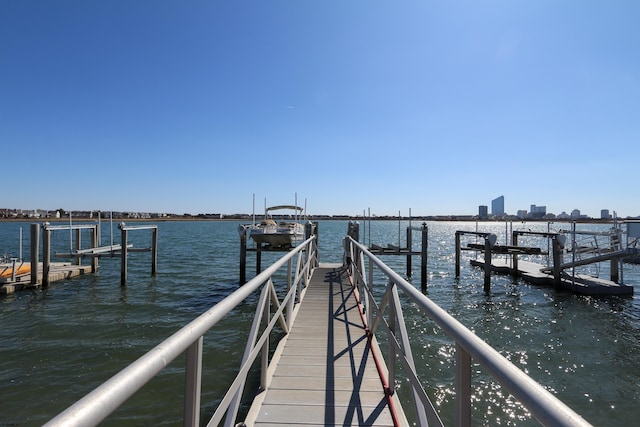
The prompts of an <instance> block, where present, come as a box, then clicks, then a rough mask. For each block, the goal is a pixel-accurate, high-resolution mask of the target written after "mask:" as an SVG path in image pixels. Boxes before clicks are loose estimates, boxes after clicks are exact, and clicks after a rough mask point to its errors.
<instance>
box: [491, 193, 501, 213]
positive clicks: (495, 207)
mask: <svg viewBox="0 0 640 427" xmlns="http://www.w3.org/2000/svg"><path fill="white" fill-rule="evenodd" d="M491 215H504V196H500V197H498V198H497V199H493V200H492V201H491Z"/></svg>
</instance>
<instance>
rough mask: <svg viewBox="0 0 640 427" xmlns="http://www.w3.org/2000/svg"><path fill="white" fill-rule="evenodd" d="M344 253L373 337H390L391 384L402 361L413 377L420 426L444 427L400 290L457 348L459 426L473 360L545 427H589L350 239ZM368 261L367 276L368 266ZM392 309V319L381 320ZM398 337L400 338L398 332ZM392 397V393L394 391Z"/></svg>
mask: <svg viewBox="0 0 640 427" xmlns="http://www.w3.org/2000/svg"><path fill="white" fill-rule="evenodd" d="M345 253H346V256H347V258H348V263H349V265H348V267H349V272H350V274H351V276H352V279H353V280H354V286H356V287H357V288H358V291H359V293H360V295H362V297H361V301H362V302H363V304H364V305H365V307H364V308H365V311H366V313H368V324H369V328H370V331H371V333H375V331H376V329H377V328H379V327H381V326H382V329H384V330H385V331H386V332H387V334H388V342H389V355H388V357H387V358H386V359H385V360H386V364H387V369H388V372H389V376H390V378H389V379H388V384H390V385H391V384H394V378H393V376H394V375H395V364H396V361H398V362H400V363H401V364H402V365H403V367H404V369H405V371H406V372H405V373H407V375H408V376H409V378H410V385H411V390H412V395H413V396H414V404H416V411H417V413H418V422H419V425H429V423H432V424H438V425H442V423H441V421H440V419H439V417H438V415H437V414H436V413H435V410H434V409H433V406H432V405H431V403H430V402H429V399H428V397H427V395H426V393H425V391H424V389H422V387H421V386H420V383H419V382H418V381H417V374H416V371H415V367H414V361H413V358H412V356H411V351H410V347H409V337H408V335H407V331H406V328H405V327H404V321H403V320H402V319H403V317H402V306H401V304H400V300H399V298H398V290H400V291H402V292H403V293H404V295H405V296H406V297H408V298H409V299H410V300H411V301H413V302H414V303H415V305H416V306H417V307H418V308H419V309H420V310H421V311H422V312H423V313H424V314H426V315H427V316H428V317H429V318H430V319H431V320H433V321H434V322H435V323H436V324H437V325H438V326H439V327H440V328H441V329H442V330H443V331H444V332H445V333H446V334H447V335H448V336H449V337H450V338H451V339H453V341H454V342H455V345H456V380H455V384H456V405H455V407H456V425H457V426H470V425H471V366H472V365H471V363H472V360H475V361H476V362H478V363H479V364H480V366H482V367H483V368H484V369H485V370H486V371H487V372H488V373H489V374H490V375H491V376H492V377H493V378H494V379H496V380H497V381H498V382H499V383H500V385H501V386H502V387H504V388H505V389H506V390H507V391H508V392H509V393H511V394H512V395H513V396H514V397H515V398H516V399H518V400H519V401H520V402H521V403H522V405H523V406H524V407H525V408H526V409H527V410H529V411H530V412H531V414H532V415H533V416H534V417H535V418H536V419H537V420H538V421H539V422H540V423H541V424H542V425H544V426H589V425H590V424H589V423H588V422H587V421H585V420H584V419H583V418H582V417H581V416H580V415H578V414H577V413H576V412H574V411H573V410H572V409H571V408H569V407H568V406H566V405H565V404H564V403H563V402H562V401H560V400H559V399H558V398H557V397H555V396H554V395H553V394H552V393H550V392H549V391H547V390H546V389H545V388H544V387H542V386H541V385H540V384H539V383H537V382H536V381H535V380H533V379H532V378H531V377H529V376H528V375H527V374H525V373H524V372H523V371H522V370H520V369H519V368H518V367H516V366H515V365H514V364H513V363H511V362H510V361H509V360H508V359H506V358H505V357H504V356H502V355H501V354H500V353H498V352H497V351H496V350H495V349H494V348H492V347H491V346H490V345H489V344H487V343H486V342H484V341H483V340H482V339H480V338H479V337H478V336H477V335H475V334H474V333H473V332H471V331H470V330H469V329H468V328H466V327H465V326H464V325H463V324H462V323H460V322H459V321H457V320H456V319H455V318H454V317H453V316H451V315H450V314H448V313H447V312H446V311H445V310H444V309H442V308H441V307H439V306H438V305H437V304H435V303H434V302H433V301H431V300H430V299H429V298H428V297H426V296H425V295H423V294H422V293H420V292H419V291H418V290H417V289H416V288H414V287H413V286H412V285H411V284H410V283H409V282H407V281H406V280H405V279H403V278H402V277H400V276H399V275H398V274H397V273H396V272H395V271H393V270H392V269H391V268H389V267H388V266H387V265H386V264H384V262H382V261H381V260H380V259H379V258H377V257H376V256H375V255H373V254H372V253H371V252H369V250H368V249H367V247H366V246H364V245H362V244H360V243H359V242H357V241H356V240H354V239H352V238H351V237H349V236H347V237H346V238H345ZM365 257H366V258H367V259H368V261H369V262H368V271H367V268H366V267H365ZM374 265H375V266H376V267H377V268H378V269H379V270H380V272H382V273H383V274H384V275H385V276H386V277H387V280H388V284H387V290H386V292H385V294H384V296H383V298H382V301H381V302H380V304H379V305H378V304H377V303H376V302H375V300H374V295H373V292H372V288H373V266H374ZM387 307H388V308H389V315H388V320H386V319H385V318H384V317H383V314H384V311H385V310H386V308H387ZM397 330H399V331H398V333H396V331H397ZM391 392H393V390H391Z"/></svg>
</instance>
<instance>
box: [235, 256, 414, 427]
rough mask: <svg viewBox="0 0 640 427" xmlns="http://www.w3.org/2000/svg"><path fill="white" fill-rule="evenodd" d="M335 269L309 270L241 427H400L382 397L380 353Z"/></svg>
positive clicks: (393, 407)
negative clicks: (264, 381) (306, 282)
mask: <svg viewBox="0 0 640 427" xmlns="http://www.w3.org/2000/svg"><path fill="white" fill-rule="evenodd" d="M341 267H342V266H341V265H329V264H321V265H320V267H319V268H318V269H316V271H315V272H314V274H313V277H312V279H311V281H310V283H309V285H308V287H307V288H306V291H305V293H304V297H303V300H302V303H301V304H300V305H299V307H298V309H297V310H298V312H297V313H296V317H295V320H294V323H293V326H292V328H291V331H290V332H289V334H288V335H287V337H285V338H284V339H283V341H282V342H281V343H280V344H279V346H278V348H277V349H276V352H275V354H274V356H273V357H274V359H273V360H274V362H273V363H272V368H271V369H270V372H269V373H268V375H269V377H270V378H269V383H268V384H269V386H268V387H267V389H266V390H265V391H263V392H261V393H260V394H259V395H258V396H257V397H256V399H255V400H254V402H253V405H252V407H251V409H250V411H249V413H248V415H247V421H246V425H248V426H252V425H255V426H261V427H262V426H264V427H267V426H282V425H294V424H297V425H305V426H334V425H340V426H349V425H360V426H394V425H407V421H406V419H405V416H404V413H403V412H402V408H401V406H400V404H399V402H398V400H397V397H396V396H395V395H394V396H392V397H388V395H387V393H386V392H385V387H384V384H386V380H385V378H386V376H387V373H386V368H385V367H384V363H383V362H381V363H380V364H379V365H378V364H376V358H377V359H378V360H381V356H380V350H379V348H378V345H377V342H376V341H375V338H372V339H370V338H369V337H368V336H367V332H366V329H365V325H364V320H363V317H362V316H361V311H360V306H359V305H358V303H357V301H356V298H355V296H354V294H353V291H352V288H351V285H350V283H349V280H348V277H347V276H346V274H344V272H343V270H342V269H341Z"/></svg>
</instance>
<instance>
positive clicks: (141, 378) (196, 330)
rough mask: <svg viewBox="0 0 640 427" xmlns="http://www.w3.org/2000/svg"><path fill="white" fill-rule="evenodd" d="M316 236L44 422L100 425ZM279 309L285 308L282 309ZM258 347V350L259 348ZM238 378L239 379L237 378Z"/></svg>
mask: <svg viewBox="0 0 640 427" xmlns="http://www.w3.org/2000/svg"><path fill="white" fill-rule="evenodd" d="M315 238H316V237H315V236H312V237H310V238H309V239H307V240H306V241H305V242H304V243H302V244H300V245H298V246H297V247H296V248H294V249H293V250H291V251H290V252H289V253H287V254H286V255H285V256H283V257H282V258H280V259H279V260H278V261H276V262H275V263H273V264H272V265H271V266H269V267H268V268H266V269H265V270H264V271H263V272H262V273H260V274H258V275H257V276H256V277H254V278H253V279H251V280H250V281H248V282H247V283H246V284H244V285H243V286H241V287H240V288H239V289H238V290H236V291H235V292H233V293H232V294H230V295H229V296H227V297H226V298H224V299H223V300H222V301H220V302H219V303H218V304H216V305H215V306H213V307H212V308H210V309H209V310H207V311H206V312H204V313H203V314H201V315H200V316H199V317H198V318H196V319H195V320H194V321H192V322H191V323H189V324H188V325H186V326H185V327H183V328H182V329H180V330H179V331H177V332H176V333H174V334H173V335H171V336H170V337H169V338H167V339H166V340H164V341H163V342H162V343H160V344H158V345H157V346H156V347H154V348H153V349H152V350H150V351H149V352H147V353H146V354H144V355H143V356H142V357H140V358H139V359H137V360H136V361H135V362H133V363H132V364H130V365H129V366H127V367H126V368H124V369H123V370H121V371H120V372H119V373H117V374H116V375H114V376H113V377H111V378H110V379H109V380H107V381H106V382H105V383H103V384H102V385H100V386H98V387H97V388H96V389H94V390H93V391H91V392H90V393H89V394H87V395H86V396H85V397H83V398H82V399H80V400H79V401H77V402H76V403H75V404H73V405H72V406H70V407H69V408H67V409H66V410H65V411H63V412H61V413H60V414H59V415H58V416H56V417H54V418H53V419H51V420H50V421H49V422H48V423H46V424H45V425H46V426H65V427H68V426H88V425H97V424H98V423H100V422H101V421H102V420H104V419H105V418H106V417H108V416H109V415H110V414H111V413H112V412H113V411H115V410H116V409H117V408H118V407H119V406H120V405H122V403H124V402H125V401H126V400H127V399H129V397H131V396H132V395H133V394H134V393H135V392H136V391H138V390H139V389H140V388H142V386H144V385H145V384H146V383H147V382H149V381H150V380H151V379H152V378H153V377H154V376H155V375H156V374H158V373H159V372H160V371H161V370H163V369H164V368H165V367H167V366H168V365H169V363H171V361H173V360H174V359H175V358H176V357H178V356H179V355H180V354H182V353H184V352H185V351H186V350H187V349H188V348H189V347H190V346H191V345H193V343H195V342H196V341H197V340H199V339H200V338H201V337H202V336H203V335H204V334H205V333H206V332H207V331H208V330H209V329H211V328H212V327H213V326H214V325H215V324H216V323H218V322H219V321H220V320H221V319H222V318H224V317H225V316H226V315H227V314H228V313H229V312H230V311H231V310H233V309H234V308H235V307H236V306H237V305H239V304H240V303H242V301H244V300H245V299H246V298H247V297H248V296H249V295H251V294H252V293H254V292H255V291H256V290H257V289H259V288H260V287H261V286H262V285H263V284H265V283H266V282H267V281H268V280H269V279H270V277H271V276H272V275H273V274H275V273H276V272H277V271H278V270H279V269H280V268H281V267H282V266H283V265H284V264H285V263H287V262H288V261H289V259H291V258H293V257H294V256H296V255H297V254H298V253H299V252H301V251H302V250H304V249H305V248H306V247H307V246H308V245H310V244H313V241H314V240H315ZM280 310H282V308H281V309H280ZM275 321H278V319H275V318H274V319H273V320H272V322H275ZM263 338H264V336H263ZM260 344H262V343H260ZM256 350H258V351H259V349H256ZM248 370H249V367H247V368H246V372H248ZM246 372H245V374H246ZM238 380H239V378H236V381H238ZM234 383H235V381H234ZM227 404H228V402H227Z"/></svg>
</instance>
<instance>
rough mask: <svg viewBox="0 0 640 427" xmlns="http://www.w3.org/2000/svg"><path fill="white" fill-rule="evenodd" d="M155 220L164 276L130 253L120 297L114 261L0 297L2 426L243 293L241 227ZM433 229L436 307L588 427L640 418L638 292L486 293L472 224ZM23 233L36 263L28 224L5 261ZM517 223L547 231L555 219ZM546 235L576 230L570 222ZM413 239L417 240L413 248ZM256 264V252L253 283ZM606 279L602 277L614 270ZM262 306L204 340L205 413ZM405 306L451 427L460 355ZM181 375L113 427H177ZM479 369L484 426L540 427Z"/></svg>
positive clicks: (86, 386)
mask: <svg viewBox="0 0 640 427" xmlns="http://www.w3.org/2000/svg"><path fill="white" fill-rule="evenodd" d="M157 225H158V229H159V253H158V274H157V276H156V277H151V276H150V256H149V254H141V253H135V254H131V255H130V264H129V278H128V285H127V286H126V287H124V288H121V287H120V261H119V259H102V260H101V261H100V270H99V272H98V273H97V274H94V275H86V276H83V277H79V278H74V279H71V280H67V281H62V282H55V283H53V284H52V285H51V286H50V287H49V288H48V289H46V290H34V291H24V292H20V293H17V294H14V295H9V296H6V297H0V313H1V314H0V319H1V320H0V322H1V325H2V327H1V328H0V396H1V397H2V411H0V426H2V425H20V426H22V425H24V426H27V425H40V424H42V423H43V422H45V421H46V420H48V419H50V418H51V417H53V416H54V415H56V414H57V413H59V412H61V411H62V410H63V409H65V408H66V407H67V406H69V405H70V404H72V403H73V402H75V401H76V400H77V399H79V398H80V397H82V396H84V395H85V394H86V393H88V392H89V391H91V390H92V389H93V388H95V387H96V386H97V385H99V384H100V383H102V382H103V381H105V380H106V379H108V378H109V377H111V376H112V375H113V374H115V373H117V372H118V371H119V370H120V369H122V368H123V367H125V366H126V365H127V364H129V363H131V362H132V361H134V360H135V359H136V358H138V357H139V356H141V355H142V354H144V353H145V352H146V351H147V350H149V349H150V348H152V347H153V346H155V345H157V344H158V343H159V342H160V341H162V340H163V339H164V338H166V337H168V336H169V335H170V334H172V333H173V332H175V331H177V330H178V329H179V328H180V327H182V326H184V325H185V324H186V323H187V322H189V321H190V320H193V319H194V318H195V317H197V316H198V315H199V314H200V313H202V312H204V311H205V310H207V309H208V308H209V307H211V306H212V305H213V304H215V303H216V302H217V301H219V300H220V299H221V298H223V297H224V296H226V295H227V294H229V293H230V292H233V291H234V290H235V289H237V287H238V276H239V271H238V259H239V239H238V235H237V231H236V227H237V225H238V223H237V222H158V223H157ZM406 225H407V223H402V224H400V226H399V224H398V223H397V222H393V221H388V222H382V221H376V222H373V223H372V224H371V225H370V226H369V224H362V228H361V240H364V241H365V242H366V243H376V244H381V245H386V244H387V243H392V244H397V243H398V240H399V239H398V230H399V228H400V231H401V232H400V236H401V237H400V241H401V243H402V244H404V233H405V231H404V229H405V227H406ZM413 225H414V226H415V225H418V224H417V223H415V222H414V224H413ZM428 226H429V255H428V290H427V295H428V296H429V297H430V298H431V299H433V300H434V301H435V302H436V303H438V304H439V305H441V306H442V307H443V308H445V309H446V310H447V311H448V312H449V313H451V314H452V315H454V316H455V317H456V318H458V319H459V320H460V321H461V322H462V323H463V324H465V325H466V326H467V327H469V328H470V329H472V330H473V331H474V332H475V333H476V334H478V335H479V336H480V337H481V338H483V339H485V340H486V341H487V342H489V343H490V344H491V345H492V346H494V347H495V348H496V349H497V350H498V351H500V352H501V353H502V354H503V355H505V356H506V357H507V358H508V359H510V360H511V361H512V362H513V363H515V364H516V365H517V366H519V367H520V368H521V369H523V370H524V371H525V372H527V373H528V374H529V375H531V376H532V377H533V378H534V379H536V380H537V381H539V382H540V383H542V384H543V385H544V386H545V387H546V388H548V389H549V390H551V391H552V392H553V393H555V394H556V395H557V396H558V397H559V398H560V399H561V400H563V401H564V402H565V403H567V404H568V405H569V406H570V407H571V408H573V409H574V410H576V411H577V412H578V413H580V414H581V415H582V416H584V417H585V418H586V419H587V420H588V421H589V422H591V423H592V424H595V425H635V424H636V422H637V419H638V417H639V416H640V356H639V354H640V303H639V302H638V297H633V298H589V297H581V296H576V295H572V294H569V293H566V292H560V291H556V290H554V289H551V288H546V287H537V286H533V285H529V284H527V283H524V282H521V281H520V280H516V279H512V278H510V277H506V276H492V279H491V282H492V286H491V292H490V293H488V294H487V293H485V292H484V291H483V274H482V271H480V270H477V269H474V268H472V267H470V266H469V264H468V262H467V259H466V258H465V260H464V262H463V264H462V272H461V277H460V279H459V280H456V279H455V278H454V275H455V271H454V233H455V231H456V230H461V229H464V230H475V229H476V224H475V223H446V222H438V223H429V224H428ZM20 227H22V228H23V233H24V234H25V238H24V240H25V249H24V250H23V252H24V254H25V255H24V257H25V258H28V253H29V252H28V247H27V244H28V240H29V238H28V235H27V234H28V232H29V224H28V223H14V222H10V223H0V253H9V254H11V255H13V256H17V255H18V250H19V249H18V235H19V228H20ZM478 227H479V230H480V231H491V232H494V233H496V234H498V235H499V241H500V242H501V243H503V242H504V239H505V234H507V229H506V227H505V224H504V223H481V224H479V225H478ZM518 227H526V228H531V229H538V230H546V229H547V224H518ZM551 227H552V228H553V227H557V228H561V227H562V228H567V227H566V224H562V225H560V224H552V225H551ZM593 227H594V226H592V227H591V228H590V229H594V228H593ZM514 228H516V226H515V225H514ZM319 231H320V237H319V252H320V259H321V261H322V262H340V261H341V260H342V253H341V251H340V247H341V246H340V241H341V239H342V237H343V236H344V234H345V233H346V222H343V221H321V222H320V224H319ZM54 233H55V234H54V239H53V240H54V245H56V247H57V248H58V249H57V250H58V251H64V250H65V249H66V250H68V246H69V236H68V232H58V231H56V232H54ZM116 234H117V232H116ZM418 234H419V233H418ZM109 238H110V237H109V227H108V225H106V226H105V224H103V233H102V240H103V242H107V241H109ZM130 239H131V240H132V241H133V243H134V244H135V246H136V247H142V246H148V245H149V243H150V233H148V232H145V231H136V232H131V233H130ZM417 240H419V239H418V238H416V237H414V243H415V245H416V247H417V246H418V245H419V242H417ZM116 241H119V237H116ZM465 256H466V257H468V256H469V255H465ZM275 257H277V254H264V255H263V265H265V266H266V265H268V263H269V262H270V260H272V259H275ZM384 260H385V261H387V262H388V263H389V265H391V266H394V267H395V268H396V270H397V271H398V272H400V273H404V272H405V260H404V258H403V257H395V256H386V257H384ZM252 263H253V257H252V256H251V255H249V267H248V271H247V273H248V276H249V277H251V273H252V272H253V265H252ZM639 268H640V267H639V266H637V265H626V266H625V269H624V278H625V281H626V282H627V283H629V284H633V285H634V287H635V291H636V294H638V291H639V290H640V271H639ZM419 270H420V262H419V259H416V260H414V262H413V274H412V276H413V281H414V282H415V283H416V285H417V286H419V282H420V278H419V274H420V273H419ZM599 273H600V275H601V276H602V277H604V278H607V277H608V270H607V266H606V265H604V266H603V267H602V270H601V271H600V272H599ZM376 280H378V281H377V283H382V280H381V279H376ZM253 310H254V307H253V304H252V301H248V302H247V303H246V304H243V305H242V306H240V307H238V309H236V310H235V311H234V313H233V314H232V315H231V316H229V317H228V318H227V319H225V320H224V321H223V322H222V324H220V325H219V326H218V327H216V328H215V329H214V330H212V331H211V332H210V333H209V334H208V335H207V336H206V337H205V354H204V376H203V384H202V387H203V399H202V402H203V413H204V414H211V412H212V411H213V409H214V408H215V406H216V404H217V402H218V400H219V399H220V398H221V396H222V393H223V392H224V391H226V388H227V387H228V385H229V383H230V381H231V380H232V378H233V376H234V375H235V371H236V369H237V367H238V365H239V359H240V357H241V354H242V350H243V348H244V336H245V335H246V332H247V331H248V329H249V327H250V321H251V319H252V317H253ZM405 310H407V311H406V313H405V319H406V320H407V322H408V327H409V329H410V330H411V332H412V336H413V342H412V345H413V347H414V348H413V351H414V357H415V358H416V363H417V365H418V370H419V371H420V375H421V378H423V382H424V386H425V389H426V390H427V391H428V393H429V394H430V396H431V397H432V400H433V401H434V403H435V404H436V406H437V408H438V409H439V411H440V413H441V416H442V418H443V420H444V421H445V424H448V425H452V424H453V420H454V415H453V408H454V390H453V381H454V372H455V371H454V356H455V355H454V346H453V344H452V343H451V341H450V340H449V339H448V338H447V337H446V336H445V335H444V334H443V333H442V332H441V331H439V330H438V329H437V328H436V327H435V325H434V324H433V323H432V322H430V321H428V320H425V319H424V318H423V317H422V316H420V315H419V313H417V311H416V310H415V308H414V307H412V306H411V305H410V304H407V307H406V308H405ZM183 367H184V359H183V358H179V360H177V361H175V362H174V363H172V364H171V366H170V368H169V369H167V370H165V371H164V372H163V373H162V374H161V375H159V377H157V378H156V379H154V380H152V381H151V382H150V383H149V384H148V385H147V386H145V388H144V389H143V390H142V391H141V392H140V393H138V394H137V395H136V396H134V398H133V399H132V400H131V401H130V402H128V403H127V404H126V405H125V406H123V407H122V408H120V409H119V410H118V411H117V412H116V413H115V414H114V415H113V416H111V417H110V418H109V419H108V420H107V421H106V422H105V425H118V426H120V425H150V424H154V425H177V424H179V423H180V420H181V417H182V409H181V408H182V400H181V399H182V386H183V377H182V371H183ZM473 371H474V376H473V381H474V384H473V385H474V390H473V398H474V414H473V417H474V423H475V425H537V422H535V420H533V419H532V418H531V416H530V415H529V414H528V413H527V412H526V410H524V409H523V408H522V407H521V406H520V405H519V404H518V403H517V402H516V401H515V400H514V399H512V398H511V397H510V396H509V395H508V394H507V393H505V392H504V391H503V390H502V389H501V388H500V387H499V386H497V385H496V384H495V383H494V382H493V381H491V380H490V378H489V377H488V376H486V375H485V374H484V373H483V372H482V370H481V369H480V368H479V367H478V368H477V369H476V368H474V370H473ZM253 381H254V383H252V385H253V386H255V379H254V380H253ZM405 388H406V387H405V386H404V385H400V393H401V395H406V390H405Z"/></svg>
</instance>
